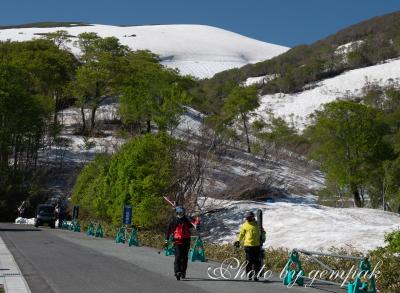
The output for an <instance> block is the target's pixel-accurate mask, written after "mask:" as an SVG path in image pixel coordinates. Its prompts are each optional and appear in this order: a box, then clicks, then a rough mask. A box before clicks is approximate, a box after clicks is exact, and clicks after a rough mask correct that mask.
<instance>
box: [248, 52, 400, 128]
mask: <svg viewBox="0 0 400 293" xmlns="http://www.w3.org/2000/svg"><path fill="white" fill-rule="evenodd" d="M259 80H260V78H259V79H257V78H253V79H248V80H247V83H252V82H258V81H259ZM396 82H397V83H398V82H400V59H394V60H387V61H386V62H384V63H381V64H377V65H374V66H369V67H364V68H360V69H355V70H350V71H347V72H345V73H343V74H341V75H338V76H335V77H333V78H329V79H325V80H322V81H320V82H318V83H316V84H315V85H313V86H312V88H311V89H308V90H304V91H302V92H300V93H296V94H283V93H278V94H274V95H265V96H262V97H261V106H260V107H259V108H258V110H257V113H258V114H259V115H261V116H262V117H263V116H264V117H267V113H268V111H269V110H272V112H273V113H274V114H275V115H276V116H279V117H282V118H285V119H286V120H287V121H288V122H292V121H294V122H295V125H296V126H297V127H298V128H299V129H303V128H304V127H305V125H307V117H308V116H309V115H310V114H311V113H313V112H314V111H315V110H317V109H319V108H320V107H321V106H322V105H323V104H326V103H329V102H332V101H334V100H336V99H338V98H353V97H361V96H362V94H363V88H364V87H365V86H367V85H368V84H376V85H380V86H387V85H390V84H393V83H396Z"/></svg>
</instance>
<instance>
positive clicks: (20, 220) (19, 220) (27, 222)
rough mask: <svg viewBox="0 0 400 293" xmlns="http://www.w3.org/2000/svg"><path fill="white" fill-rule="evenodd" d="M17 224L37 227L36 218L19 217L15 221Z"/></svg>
mask: <svg viewBox="0 0 400 293" xmlns="http://www.w3.org/2000/svg"><path fill="white" fill-rule="evenodd" d="M15 224H24V225H35V218H30V219H27V218H21V217H18V218H16V219H15Z"/></svg>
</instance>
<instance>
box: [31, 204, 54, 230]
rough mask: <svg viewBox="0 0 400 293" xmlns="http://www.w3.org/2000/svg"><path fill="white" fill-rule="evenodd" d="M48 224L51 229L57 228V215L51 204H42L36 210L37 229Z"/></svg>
mask: <svg viewBox="0 0 400 293" xmlns="http://www.w3.org/2000/svg"><path fill="white" fill-rule="evenodd" d="M43 224H47V225H48V226H50V227H51V228H53V229H54V228H55V227H56V213H55V208H54V206H52V205H50V204H40V205H38V207H37V210H36V218H35V227H39V226H42V225H43Z"/></svg>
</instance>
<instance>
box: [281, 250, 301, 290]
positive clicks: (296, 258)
mask: <svg viewBox="0 0 400 293" xmlns="http://www.w3.org/2000/svg"><path fill="white" fill-rule="evenodd" d="M285 268H286V273H285V277H284V278H283V284H284V285H286V286H287V285H289V284H291V283H292V282H293V281H295V282H296V283H297V284H298V285H300V286H303V285H304V279H303V278H302V276H304V272H303V268H302V267H301V262H300V255H299V252H298V251H297V250H293V251H292V252H291V253H290V255H289V260H288V262H287V263H286V266H285Z"/></svg>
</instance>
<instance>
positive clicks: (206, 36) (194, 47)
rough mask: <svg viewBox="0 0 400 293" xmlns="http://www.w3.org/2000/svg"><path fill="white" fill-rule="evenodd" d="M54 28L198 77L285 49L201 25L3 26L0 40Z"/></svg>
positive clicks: (27, 37) (75, 50)
mask: <svg viewBox="0 0 400 293" xmlns="http://www.w3.org/2000/svg"><path fill="white" fill-rule="evenodd" d="M57 30H65V31H67V32H68V34H69V35H72V36H74V37H75V38H72V40H73V41H74V40H76V37H77V36H78V35H79V34H80V33H83V32H94V33H97V34H98V35H99V36H101V37H111V36H114V37H117V38H118V39H119V40H120V42H121V43H122V44H123V45H127V46H129V47H130V48H131V49H133V50H150V51H152V52H154V53H156V54H157V55H159V56H160V58H161V60H162V63H163V64H164V65H166V66H168V67H170V68H178V69H179V70H180V72H181V73H182V74H189V75H193V76H195V77H198V78H208V77H212V76H213V75H214V74H216V73H218V72H220V71H224V70H227V69H231V68H234V67H242V66H244V65H246V64H249V63H256V62H259V61H263V60H267V59H271V58H273V57H275V56H277V55H280V54H282V53H284V52H286V51H287V50H288V49H289V48H287V47H283V46H279V45H274V44H269V43H265V42H262V41H258V40H255V39H251V38H248V37H245V36H242V35H239V34H236V33H233V32H229V31H226V30H223V29H220V28H216V27H211V26H205V25H146V26H129V27H119V26H110V25H97V24H96V25H91V26H73V27H56V28H19V29H4V30H0V40H3V41H5V40H7V39H11V40H12V41H27V40H31V39H33V38H40V37H42V36H43V34H46V33H49V32H55V31H57ZM67 46H68V47H69V48H70V49H71V50H72V52H73V53H75V54H80V52H79V50H78V48H76V47H75V46H74V45H73V43H69V44H67Z"/></svg>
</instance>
